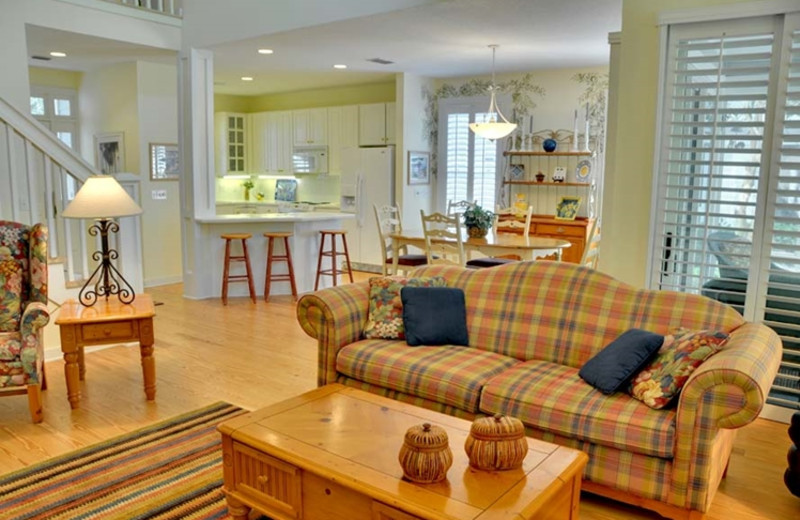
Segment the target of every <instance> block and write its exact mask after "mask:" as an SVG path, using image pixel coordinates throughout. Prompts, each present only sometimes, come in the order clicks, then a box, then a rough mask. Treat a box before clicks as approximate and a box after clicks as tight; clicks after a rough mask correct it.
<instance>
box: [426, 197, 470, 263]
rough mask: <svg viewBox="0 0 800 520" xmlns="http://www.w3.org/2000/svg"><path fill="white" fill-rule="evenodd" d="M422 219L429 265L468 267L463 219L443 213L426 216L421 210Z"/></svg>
mask: <svg viewBox="0 0 800 520" xmlns="http://www.w3.org/2000/svg"><path fill="white" fill-rule="evenodd" d="M419 214H420V216H421V217H422V232H423V233H424V235H425V252H426V254H427V255H428V263H429V264H431V265H433V264H449V265H460V266H462V267H463V266H464V265H466V256H465V254H464V239H463V237H462V236H461V217H460V216H459V215H454V216H448V215H443V214H441V213H431V214H430V215H425V211H424V210H420V212H419Z"/></svg>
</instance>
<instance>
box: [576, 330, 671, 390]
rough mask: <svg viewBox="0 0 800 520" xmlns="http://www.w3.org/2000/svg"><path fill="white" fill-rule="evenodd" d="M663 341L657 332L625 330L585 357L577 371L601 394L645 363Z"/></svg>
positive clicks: (626, 379) (615, 386) (639, 369)
mask: <svg viewBox="0 0 800 520" xmlns="http://www.w3.org/2000/svg"><path fill="white" fill-rule="evenodd" d="M663 343H664V336H662V335H660V334H654V333H652V332H647V331H646V330H641V329H631V330H628V331H626V332H623V333H622V334H621V335H620V336H619V337H618V338H617V339H615V340H614V341H612V342H611V343H609V344H608V345H606V346H605V348H603V350H601V351H600V352H598V353H597V354H595V355H594V357H592V359H590V360H589V361H587V362H586V364H585V365H583V366H582V367H581V369H580V371H579V372H578V375H579V376H580V377H581V379H583V380H584V381H586V382H587V383H589V384H590V385H592V386H593V387H595V388H597V389H598V390H600V391H601V392H603V393H604V394H613V393H614V392H616V391H617V390H619V389H621V388H622V387H623V386H625V384H626V383H627V382H628V381H629V380H630V379H631V378H632V377H633V376H634V375H636V374H637V373H639V371H641V370H642V368H644V367H645V365H647V363H648V362H649V361H650V359H651V358H652V357H653V355H655V353H656V352H658V349H659V348H661V345H662V344H663Z"/></svg>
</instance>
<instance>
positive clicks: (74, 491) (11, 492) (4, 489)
mask: <svg viewBox="0 0 800 520" xmlns="http://www.w3.org/2000/svg"><path fill="white" fill-rule="evenodd" d="M242 413H245V410H242V409H241V408H238V407H236V406H233V405H230V404H227V403H222V402H220V403H216V404H213V405H211V406H208V407H206V408H202V409H200V410H196V411H194V412H190V413H187V414H184V415H181V416H178V417H175V418H174V419H170V420H168V421H165V422H161V423H158V424H155V425H153V426H149V427H147V428H144V429H141V430H137V431H135V432H132V433H129V434H126V435H123V436H121V437H117V438H115V439H111V440H109V441H106V442H102V443H99V444H95V445H92V446H89V447H87V448H83V449H81V450H78V451H75V452H73V453H69V454H67V455H63V456H60V457H56V458H54V459H50V460H47V461H45V462H42V463H39V464H36V465H33V466H30V467H27V468H25V469H22V470H19V471H16V472H14V473H9V474H7V475H2V476H0V518H3V519H4V520H12V519H14V520H22V519H48V520H51V519H70V520H72V519H97V518H103V519H109V518H120V519H122V518H124V519H144V518H152V519H162V520H167V519H175V520H177V519H193V520H197V519H213V518H228V509H227V505H226V503H225V498H224V496H223V494H222V491H221V489H220V487H221V486H222V448H221V446H220V434H219V432H217V429H216V426H217V424H219V423H220V422H222V421H225V420H227V419H230V418H232V417H235V416H237V415H240V414H242Z"/></svg>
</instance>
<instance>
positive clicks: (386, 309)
mask: <svg viewBox="0 0 800 520" xmlns="http://www.w3.org/2000/svg"><path fill="white" fill-rule="evenodd" d="M445 285H447V282H445V279H444V278H442V277H441V276H435V277H431V278H405V277H403V276H373V277H372V278H370V279H369V315H368V317H367V324H366V326H365V327H364V337H365V338H372V339H375V338H382V339H405V337H406V336H405V331H404V329H403V302H402V301H401V299H400V290H401V289H402V288H403V287H406V286H408V287H444V286H445Z"/></svg>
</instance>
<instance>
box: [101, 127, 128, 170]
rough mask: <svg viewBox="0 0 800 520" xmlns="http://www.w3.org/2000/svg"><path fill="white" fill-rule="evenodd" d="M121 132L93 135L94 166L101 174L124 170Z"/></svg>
mask: <svg viewBox="0 0 800 520" xmlns="http://www.w3.org/2000/svg"><path fill="white" fill-rule="evenodd" d="M123 144H124V141H123V133H122V132H107V133H102V134H97V135H95V136H94V150H95V166H97V169H98V170H100V173H102V174H103V175H113V174H115V173H120V172H122V171H124V170H125V151H124V148H123Z"/></svg>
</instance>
